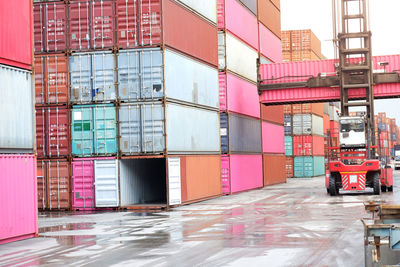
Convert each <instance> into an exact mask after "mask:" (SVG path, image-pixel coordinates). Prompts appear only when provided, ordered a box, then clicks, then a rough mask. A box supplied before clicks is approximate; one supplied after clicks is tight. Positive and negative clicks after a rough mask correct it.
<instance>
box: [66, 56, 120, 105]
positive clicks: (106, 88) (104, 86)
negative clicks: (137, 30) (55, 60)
mask: <svg viewBox="0 0 400 267" xmlns="http://www.w3.org/2000/svg"><path fill="white" fill-rule="evenodd" d="M69 71H70V80H71V81H70V90H71V97H70V101H71V103H91V102H112V101H115V100H116V94H117V88H116V77H115V76H116V75H115V56H114V54H112V53H111V52H107V51H101V52H91V53H76V54H73V55H72V56H70V57H69Z"/></svg>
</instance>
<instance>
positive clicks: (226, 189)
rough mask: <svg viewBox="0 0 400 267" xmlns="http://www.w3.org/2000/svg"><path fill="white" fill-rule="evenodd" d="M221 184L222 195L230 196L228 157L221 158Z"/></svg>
mask: <svg viewBox="0 0 400 267" xmlns="http://www.w3.org/2000/svg"><path fill="white" fill-rule="evenodd" d="M221 184H222V194H230V193H231V176H230V167H229V156H221Z"/></svg>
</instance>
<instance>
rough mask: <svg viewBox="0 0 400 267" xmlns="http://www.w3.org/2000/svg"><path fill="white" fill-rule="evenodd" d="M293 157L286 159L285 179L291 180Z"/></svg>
mask: <svg viewBox="0 0 400 267" xmlns="http://www.w3.org/2000/svg"><path fill="white" fill-rule="evenodd" d="M293 177H294V170H293V157H286V178H293Z"/></svg>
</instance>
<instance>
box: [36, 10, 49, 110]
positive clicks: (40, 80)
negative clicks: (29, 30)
mask: <svg viewBox="0 0 400 267" xmlns="http://www.w3.org/2000/svg"><path fill="white" fill-rule="evenodd" d="M35 7H36V5H35ZM45 59H46V57H43V56H38V57H35V61H34V66H33V67H34V70H35V104H37V105H40V104H46V99H45V97H46V89H45V88H46V85H45V81H44V80H45V79H44V76H45V69H44V67H45V64H46V63H45Z"/></svg>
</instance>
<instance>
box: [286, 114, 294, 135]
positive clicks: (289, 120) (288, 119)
mask: <svg viewBox="0 0 400 267" xmlns="http://www.w3.org/2000/svg"><path fill="white" fill-rule="evenodd" d="M284 119H285V121H284V128H285V135H292V115H289V114H285V117H284Z"/></svg>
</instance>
